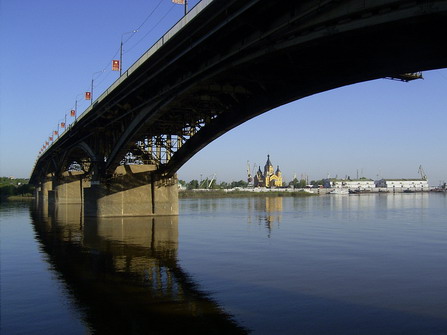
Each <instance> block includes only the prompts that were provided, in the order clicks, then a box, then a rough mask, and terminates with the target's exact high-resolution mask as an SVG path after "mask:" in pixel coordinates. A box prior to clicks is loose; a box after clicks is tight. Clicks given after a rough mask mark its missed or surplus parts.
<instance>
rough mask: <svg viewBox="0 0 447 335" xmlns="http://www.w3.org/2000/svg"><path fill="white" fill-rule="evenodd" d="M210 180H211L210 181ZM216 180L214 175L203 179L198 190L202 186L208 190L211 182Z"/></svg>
mask: <svg viewBox="0 0 447 335" xmlns="http://www.w3.org/2000/svg"><path fill="white" fill-rule="evenodd" d="M210 178H211V179H210ZM215 179H216V174H214V175H213V176H209V177H208V178H206V179H204V180H203V181H202V182H201V183H200V186H199V188H200V189H201V188H202V187H203V186H204V185H205V188H210V187H211V185H213V181H214V180H215Z"/></svg>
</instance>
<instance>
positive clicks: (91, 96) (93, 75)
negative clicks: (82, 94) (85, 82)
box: [90, 70, 105, 105]
mask: <svg viewBox="0 0 447 335" xmlns="http://www.w3.org/2000/svg"><path fill="white" fill-rule="evenodd" d="M104 71H105V70H101V71H98V72H95V73H93V74H92V87H91V91H90V105H91V104H92V103H93V80H94V78H95V75H96V74H98V73H103V72H104Z"/></svg>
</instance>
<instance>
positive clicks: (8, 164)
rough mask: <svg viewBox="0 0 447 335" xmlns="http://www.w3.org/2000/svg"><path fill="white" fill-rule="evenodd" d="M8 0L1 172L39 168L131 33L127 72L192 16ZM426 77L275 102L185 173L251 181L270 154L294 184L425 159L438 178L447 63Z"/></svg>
mask: <svg viewBox="0 0 447 335" xmlns="http://www.w3.org/2000/svg"><path fill="white" fill-rule="evenodd" d="M0 1H1V2H0V6H1V8H0V15H1V16H0V31H1V45H2V48H1V50H2V51H1V52H0V61H1V63H0V64H1V70H0V75H1V77H0V83H1V86H0V176H15V177H28V176H29V175H30V173H31V170H32V167H33V164H34V161H35V159H36V156H37V153H38V151H39V149H40V148H41V146H42V144H43V143H44V142H45V140H46V139H47V138H48V136H49V135H50V134H51V132H52V131H53V130H54V129H55V128H56V127H57V124H58V122H60V121H62V120H64V116H65V114H66V113H68V112H69V110H70V109H72V108H73V107H74V103H75V100H76V99H79V102H78V111H83V110H84V109H85V108H86V107H87V106H88V103H87V102H86V101H84V100H82V94H83V92H85V91H88V90H90V85H91V80H92V78H93V79H94V86H95V87H94V92H95V94H94V96H95V97H97V96H99V94H101V93H102V92H103V91H104V90H105V89H106V88H107V87H108V86H109V85H110V84H111V83H112V82H113V81H114V80H115V79H117V76H118V73H117V72H112V71H111V61H112V59H117V58H118V56H117V55H118V54H117V52H118V50H119V45H120V40H121V38H123V40H124V41H125V44H124V56H123V59H124V61H123V68H124V69H126V68H127V67H129V66H130V65H131V64H132V63H133V62H134V61H136V60H137V59H138V57H139V56H140V55H141V54H143V53H144V52H145V51H146V50H147V49H148V48H149V47H150V46H151V45H152V44H153V43H154V42H155V41H156V40H157V39H158V38H159V37H161V35H162V34H163V33H164V32H165V31H166V30H167V29H169V27H171V26H172V25H173V24H175V23H176V22H177V21H178V20H179V19H180V18H181V16H182V15H183V7H182V6H181V5H174V4H172V3H171V2H170V1H169V0H163V1H159V0H153V1H147V0H146V1H143V0H129V1H126V2H124V1H117V0H107V1H106V0H96V1H86V0H78V1H72V2H61V1H54V0H42V1H16V0H0ZM196 3H197V1H190V5H191V6H193V5H195V4H196ZM151 13H153V14H152V15H150V14H151ZM143 23H144V24H143ZM142 24H143V25H142ZM141 25H142V26H141ZM140 26H141V28H140V30H139V31H138V32H137V33H135V34H131V33H129V34H127V32H130V31H132V30H134V29H137V28H138V27H140ZM102 70H105V71H104V72H101V71H102ZM423 75H424V80H417V81H413V82H410V83H402V82H398V81H392V80H387V79H380V80H375V81H371V82H366V83H360V84H356V85H352V86H349V87H343V88H339V89H336V90H332V91H329V92H324V93H321V94H317V95H314V96H311V97H308V98H305V99H302V100H299V101H296V102H293V103H290V104H288V105H285V106H282V107H280V108H277V109H275V110H272V111H269V112H267V113H265V114H263V115H261V116H258V117H256V118H254V119H252V120H250V121H248V122H246V123H245V124H243V125H241V126H239V127H237V128H235V129H233V130H232V131H230V132H228V133H227V134H224V135H223V136H221V137H220V138H219V139H217V140H215V141H214V142H213V143H211V144H210V145H208V146H207V147H206V148H205V149H203V150H202V151H201V152H199V153H198V154H197V155H196V156H194V157H193V158H192V159H191V160H190V161H189V162H187V163H186V164H185V165H184V166H183V167H182V168H181V169H180V171H179V173H178V175H179V178H181V179H184V180H187V181H189V180H191V179H200V178H201V177H202V178H205V177H208V176H212V175H214V174H216V177H217V179H218V181H231V180H239V179H245V178H246V164H247V161H249V162H250V165H251V166H253V164H254V163H256V164H257V165H261V166H263V165H264V164H265V161H266V158H267V154H270V158H271V161H272V163H273V164H274V165H280V168H281V170H282V172H283V175H284V178H285V179H286V180H287V181H290V180H291V179H292V178H293V176H294V174H296V175H297V176H298V177H300V176H301V175H302V174H305V175H308V176H309V179H321V178H324V177H326V176H328V175H329V176H331V177H335V176H338V177H345V176H351V177H356V176H357V173H358V174H359V176H365V177H368V178H373V179H376V178H378V177H384V178H416V177H418V167H419V165H422V166H423V168H424V170H425V172H426V174H427V175H428V177H429V180H430V184H432V185H438V184H439V182H440V181H441V180H447V155H446V154H445V153H446V151H447V150H446V149H447V148H446V141H445V132H446V129H447V70H446V69H441V70H435V71H428V72H424V73H423ZM67 117H68V116H67ZM68 119H70V118H69V117H68Z"/></svg>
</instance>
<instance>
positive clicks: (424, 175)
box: [418, 165, 427, 180]
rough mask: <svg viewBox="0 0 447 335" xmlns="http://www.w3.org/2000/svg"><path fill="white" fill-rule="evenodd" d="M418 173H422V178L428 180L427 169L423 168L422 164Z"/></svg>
mask: <svg viewBox="0 0 447 335" xmlns="http://www.w3.org/2000/svg"><path fill="white" fill-rule="evenodd" d="M418 173H419V174H420V175H421V179H422V180H427V175H426V174H425V171H424V169H423V168H422V165H419V169H418Z"/></svg>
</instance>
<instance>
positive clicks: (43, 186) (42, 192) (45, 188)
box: [38, 178, 53, 202]
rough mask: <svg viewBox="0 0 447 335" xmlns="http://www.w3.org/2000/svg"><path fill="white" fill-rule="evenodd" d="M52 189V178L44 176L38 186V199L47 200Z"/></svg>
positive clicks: (40, 200)
mask: <svg viewBox="0 0 447 335" xmlns="http://www.w3.org/2000/svg"><path fill="white" fill-rule="evenodd" d="M52 190H53V179H52V178H45V179H44V180H42V181H41V182H40V184H39V187H38V201H39V202H47V201H48V198H49V193H50V192H51V191H52Z"/></svg>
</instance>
